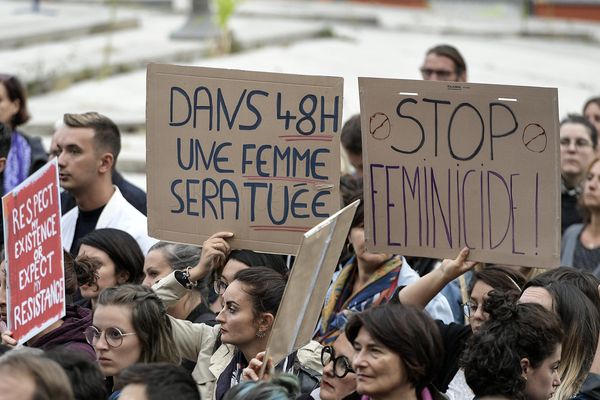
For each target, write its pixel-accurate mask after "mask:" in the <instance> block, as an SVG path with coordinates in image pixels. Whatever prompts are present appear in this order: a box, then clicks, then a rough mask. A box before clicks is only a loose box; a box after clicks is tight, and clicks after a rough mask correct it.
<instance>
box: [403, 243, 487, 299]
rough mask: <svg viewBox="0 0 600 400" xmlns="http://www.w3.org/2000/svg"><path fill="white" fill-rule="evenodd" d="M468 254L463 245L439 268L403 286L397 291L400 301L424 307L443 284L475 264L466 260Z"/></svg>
mask: <svg viewBox="0 0 600 400" xmlns="http://www.w3.org/2000/svg"><path fill="white" fill-rule="evenodd" d="M468 256H469V249H468V248H467V247H465V248H463V249H462V250H461V251H460V253H459V254H458V256H457V257H456V258H455V259H454V260H449V259H446V260H444V261H442V265H441V266H440V267H439V268H436V269H434V270H433V271H431V272H430V273H428V274H427V275H425V276H423V277H421V278H420V279H419V280H418V281H416V282H414V283H411V284H410V285H408V286H406V287H405V288H403V289H402V290H401V291H400V293H399V298H400V303H402V304H412V305H415V306H417V307H420V308H425V306H426V305H427V303H429V302H430V301H431V299H433V298H434V297H435V295H437V294H438V293H439V292H440V291H441V290H442V289H443V288H444V286H446V285H447V284H448V283H450V282H452V281H453V280H454V279H456V278H458V277H459V276H461V275H462V274H464V273H465V272H467V271H469V270H470V269H471V268H473V267H474V266H475V264H476V262H474V261H467V257H468Z"/></svg>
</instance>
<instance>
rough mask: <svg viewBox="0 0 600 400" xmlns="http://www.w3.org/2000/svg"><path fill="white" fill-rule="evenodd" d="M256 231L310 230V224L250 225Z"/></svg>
mask: <svg viewBox="0 0 600 400" xmlns="http://www.w3.org/2000/svg"><path fill="white" fill-rule="evenodd" d="M250 228H252V229H254V230H255V231H284V232H308V230H310V227H308V226H273V225H250Z"/></svg>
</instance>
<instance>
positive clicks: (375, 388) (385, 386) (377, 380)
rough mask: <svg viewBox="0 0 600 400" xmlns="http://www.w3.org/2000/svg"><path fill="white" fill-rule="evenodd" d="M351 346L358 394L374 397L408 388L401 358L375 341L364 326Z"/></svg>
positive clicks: (408, 383)
mask: <svg viewBox="0 0 600 400" xmlns="http://www.w3.org/2000/svg"><path fill="white" fill-rule="evenodd" d="M352 345H353V347H354V359H353V361H352V368H353V369H354V371H355V372H356V391H357V392H358V393H360V394H363V395H367V396H370V397H372V398H378V397H381V396H384V395H389V394H390V393H394V392H395V393H397V394H398V393H405V392H406V390H410V389H411V384H410V382H409V381H408V377H407V375H406V368H405V366H404V361H402V359H401V358H400V356H399V355H398V354H396V353H394V352H393V351H392V350H390V349H389V348H387V347H385V346H384V345H382V344H381V343H379V342H377V341H375V340H374V339H373V337H371V335H370V334H369V332H368V331H367V330H366V329H365V328H360V330H359V331H358V335H357V336H356V339H354V342H353V343H352ZM413 390H414V389H413Z"/></svg>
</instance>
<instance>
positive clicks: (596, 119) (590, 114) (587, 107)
mask: <svg viewBox="0 0 600 400" xmlns="http://www.w3.org/2000/svg"><path fill="white" fill-rule="evenodd" d="M581 114H583V116H584V117H585V118H586V119H587V120H588V121H590V123H591V124H592V125H594V127H595V128H596V132H598V133H599V134H600V96H598V97H592V98H591V99H589V100H588V101H586V102H585V104H584V105H583V112H582V113H581Z"/></svg>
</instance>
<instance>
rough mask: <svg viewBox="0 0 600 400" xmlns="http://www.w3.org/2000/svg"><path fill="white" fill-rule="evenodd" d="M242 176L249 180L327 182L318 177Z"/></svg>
mask: <svg viewBox="0 0 600 400" xmlns="http://www.w3.org/2000/svg"><path fill="white" fill-rule="evenodd" d="M244 178H246V179H248V180H251V181H290V182H303V183H327V181H322V180H319V179H310V178H292V177H286V176H254V175H253V176H244Z"/></svg>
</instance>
